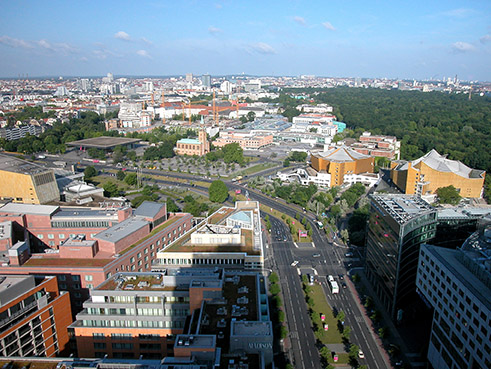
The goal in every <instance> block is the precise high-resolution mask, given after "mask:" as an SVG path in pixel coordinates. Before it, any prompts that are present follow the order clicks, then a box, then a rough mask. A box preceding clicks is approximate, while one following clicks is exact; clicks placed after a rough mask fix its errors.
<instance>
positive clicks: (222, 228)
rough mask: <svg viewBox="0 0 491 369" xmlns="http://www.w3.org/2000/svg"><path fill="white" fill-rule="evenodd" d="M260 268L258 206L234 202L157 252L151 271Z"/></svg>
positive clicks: (254, 203)
mask: <svg viewBox="0 0 491 369" xmlns="http://www.w3.org/2000/svg"><path fill="white" fill-rule="evenodd" d="M204 265H206V266H210V267H216V266H220V267H229V268H235V269H237V268H246V269H255V268H262V267H263V265H264V244H263V240H262V231H261V220H260V211H259V203H258V202H255V201H237V202H236V203H235V207H233V208H232V207H227V206H223V207H221V208H220V209H218V210H217V211H216V212H215V213H213V214H212V215H210V216H209V217H208V218H206V219H205V221H204V222H201V223H200V224H198V225H197V226H196V227H194V228H193V229H192V231H191V232H188V233H186V235H184V237H181V238H179V239H178V240H176V241H175V242H173V243H172V244H169V245H167V246H166V247H163V248H162V249H161V250H160V251H159V252H158V253H157V259H156V260H155V262H154V265H153V266H152V270H156V271H160V270H162V269H163V268H169V267H194V266H199V267H202V266H204Z"/></svg>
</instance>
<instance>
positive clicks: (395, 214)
mask: <svg viewBox="0 0 491 369" xmlns="http://www.w3.org/2000/svg"><path fill="white" fill-rule="evenodd" d="M436 226H437V212H436V210H435V209H434V208H433V207H431V206H430V205H428V203H426V202H425V201H423V200H422V199H421V198H419V197H417V196H408V195H371V196H370V216H369V219H368V229H367V240H366V265H365V272H366V274H367V277H368V279H369V281H370V282H371V284H372V285H373V287H374V290H375V292H376V293H377V296H378V298H379V299H380V301H381V303H382V305H383V306H384V308H385V309H386V310H387V312H388V313H389V314H390V315H391V316H392V318H393V319H395V318H396V317H397V320H399V321H400V320H402V319H403V317H404V316H403V314H404V311H405V309H409V308H410V306H411V304H412V303H413V302H414V298H415V292H416V286H415V283H416V270H417V266H418V254H419V247H420V244H421V243H423V242H428V241H429V240H431V239H433V238H434V236H435V233H436Z"/></svg>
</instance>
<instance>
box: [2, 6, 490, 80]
mask: <svg viewBox="0 0 491 369" xmlns="http://www.w3.org/2000/svg"><path fill="white" fill-rule="evenodd" d="M2 8H3V11H4V20H3V21H2V24H1V25H0V52H2V56H3V57H2V59H1V60H0V70H1V73H0V77H17V76H19V75H29V76H32V77H35V76H36V77H41V76H59V75H64V76H66V75H70V76H94V75H104V74H106V73H107V72H112V73H113V74H115V75H138V76H142V75H183V74H185V73H194V74H197V75H200V74H205V73H210V74H212V75H227V74H241V73H245V74H250V75H274V76H279V75H302V74H312V75H320V76H332V77H350V76H351V77H355V76H357V77H365V78H371V77H373V78H380V77H387V78H401V79H409V78H415V79H430V78H433V79H443V77H452V78H453V77H454V76H455V75H458V78H459V79H462V80H480V81H489V80H491V72H490V69H489V67H488V65H489V62H490V60H491V57H490V56H491V22H490V16H489V14H491V4H490V3H489V2H486V1H473V2H465V1H459V0H455V1H445V2H444V1H437V2H434V3H431V4H429V3H427V2H423V1H416V2H412V3H410V4H406V3H397V4H393V3H392V2H384V1H379V2H376V3H370V4H368V3H367V4H365V3H364V2H361V1H353V2H351V3H348V4H345V3H342V2H333V3H331V4H326V3H324V2H321V1H314V2H309V3H308V6H306V4H305V3H303V2H300V1H289V2H285V3H283V2H279V1H274V2H268V3H259V2H257V1H250V2H247V3H239V2H230V1H204V2H196V1H183V2H179V3H172V2H168V1H164V2H151V1H146V2H143V3H142V4H138V5H137V4H133V3H132V2H115V1H106V2H104V3H102V4H97V6H95V5H86V4H83V3H65V2H60V1H49V2H44V3H29V2H16V3H12V2H5V3H4V4H3V7H2Z"/></svg>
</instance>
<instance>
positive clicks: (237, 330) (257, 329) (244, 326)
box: [232, 320, 273, 336]
mask: <svg viewBox="0 0 491 369" xmlns="http://www.w3.org/2000/svg"><path fill="white" fill-rule="evenodd" d="M232 335H233V336H272V335H273V327H272V325H271V322H270V321H268V322H260V321H255V322H248V321H244V320H241V321H237V320H236V321H232Z"/></svg>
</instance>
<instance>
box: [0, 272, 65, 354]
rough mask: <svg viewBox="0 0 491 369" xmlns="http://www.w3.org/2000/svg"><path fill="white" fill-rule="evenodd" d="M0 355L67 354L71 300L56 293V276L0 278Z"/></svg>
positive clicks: (9, 276)
mask: <svg viewBox="0 0 491 369" xmlns="http://www.w3.org/2000/svg"><path fill="white" fill-rule="evenodd" d="M0 279H1V282H0V302H1V308H0V342H1V345H0V355H1V356H4V357H7V356H46V357H54V356H62V355H67V354H68V341H69V336H68V329H67V328H68V326H69V325H70V324H71V323H72V312H71V306H70V297H69V294H68V293H67V292H60V291H59V290H58V283H57V280H56V277H37V276H36V277H35V276H32V275H30V276H21V275H8V276H6V275H3V276H1V277H0Z"/></svg>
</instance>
